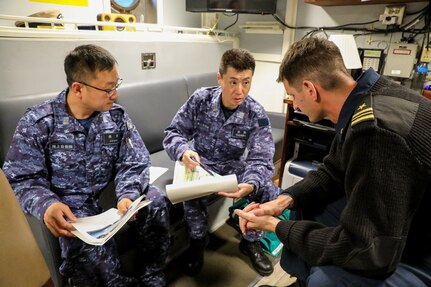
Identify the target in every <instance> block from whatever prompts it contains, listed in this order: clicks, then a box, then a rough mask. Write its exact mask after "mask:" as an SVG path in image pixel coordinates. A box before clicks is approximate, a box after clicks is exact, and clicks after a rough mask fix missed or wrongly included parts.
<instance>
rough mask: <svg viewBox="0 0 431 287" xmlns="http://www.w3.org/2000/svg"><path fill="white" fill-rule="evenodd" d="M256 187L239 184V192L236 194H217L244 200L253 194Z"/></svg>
mask: <svg viewBox="0 0 431 287" xmlns="http://www.w3.org/2000/svg"><path fill="white" fill-rule="evenodd" d="M253 189H254V185H253V184H250V183H240V184H238V190H237V191H235V192H222V191H220V192H217V194H218V195H221V196H225V197H230V198H236V199H238V198H243V197H245V196H247V195H249V194H250V193H252V192H253Z"/></svg>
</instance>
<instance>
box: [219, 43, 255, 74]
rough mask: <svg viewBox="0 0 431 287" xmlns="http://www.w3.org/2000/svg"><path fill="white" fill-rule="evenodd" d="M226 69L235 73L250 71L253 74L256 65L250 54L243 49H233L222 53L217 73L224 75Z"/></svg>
mask: <svg viewBox="0 0 431 287" xmlns="http://www.w3.org/2000/svg"><path fill="white" fill-rule="evenodd" d="M228 67H232V68H234V69H235V70H237V71H244V70H251V71H252V73H253V74H254V68H255V67H256V63H255V61H254V57H253V56H252V55H251V53H250V52H249V51H247V50H245V49H238V48H233V49H229V50H227V51H226V52H224V54H223V56H222V57H221V61H220V67H219V73H220V75H222V76H223V75H224V74H226V71H227V69H228Z"/></svg>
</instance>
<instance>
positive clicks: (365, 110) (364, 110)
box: [350, 103, 375, 127]
mask: <svg viewBox="0 0 431 287" xmlns="http://www.w3.org/2000/svg"><path fill="white" fill-rule="evenodd" d="M374 119H375V118H374V111H373V107H371V106H369V105H367V104H366V103H362V104H360V105H359V106H358V108H357V109H356V111H355V113H354V114H353V116H352V121H351V124H350V126H351V127H354V126H356V125H357V124H360V123H362V122H367V121H374Z"/></svg>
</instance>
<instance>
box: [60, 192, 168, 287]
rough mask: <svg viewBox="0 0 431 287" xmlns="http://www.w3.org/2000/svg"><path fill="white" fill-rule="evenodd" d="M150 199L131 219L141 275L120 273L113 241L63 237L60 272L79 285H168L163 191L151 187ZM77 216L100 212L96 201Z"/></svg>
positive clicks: (166, 215)
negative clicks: (100, 242)
mask: <svg viewBox="0 0 431 287" xmlns="http://www.w3.org/2000/svg"><path fill="white" fill-rule="evenodd" d="M147 199H149V200H151V201H152V202H151V204H149V205H148V206H147V207H144V208H142V209H141V210H140V211H139V212H138V215H137V218H136V220H135V221H133V222H131V223H130V225H131V226H133V227H134V228H135V229H136V231H137V234H138V237H139V238H138V252H139V254H138V258H139V263H138V264H139V266H140V270H139V271H140V274H141V275H140V277H139V278H133V277H126V276H123V275H121V268H120V261H119V257H118V254H117V250H116V245H115V241H114V240H112V239H111V240H109V241H108V242H106V243H105V244H104V245H102V246H93V245H88V244H86V243H84V242H83V241H81V240H79V239H77V238H66V237H61V238H60V247H61V251H62V259H63V263H62V264H61V266H60V273H61V274H62V275H63V276H65V277H67V278H70V280H71V281H72V284H73V285H78V286H142V285H143V286H157V287H160V286H166V281H165V277H164V274H163V268H164V267H165V260H166V257H167V255H168V249H169V245H170V241H169V240H170V239H169V238H170V237H169V214H168V207H167V201H166V198H165V196H164V195H163V194H162V192H161V191H160V190H159V189H157V188H156V187H154V186H150V188H149V189H148V193H147ZM72 211H73V212H74V214H75V215H76V216H77V217H82V216H90V215H95V214H98V213H100V212H101V209H100V207H99V206H98V205H97V201H96V200H87V201H86V202H85V204H84V206H82V207H81V208H80V209H79V210H72Z"/></svg>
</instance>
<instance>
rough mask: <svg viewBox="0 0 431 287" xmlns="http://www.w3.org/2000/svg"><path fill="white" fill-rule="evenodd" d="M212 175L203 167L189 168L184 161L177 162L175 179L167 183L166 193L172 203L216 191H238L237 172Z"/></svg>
mask: <svg viewBox="0 0 431 287" xmlns="http://www.w3.org/2000/svg"><path fill="white" fill-rule="evenodd" d="M214 174H215V175H214V176H211V175H210V174H209V173H208V172H206V171H205V170H204V169H203V168H202V167H200V166H197V167H196V168H195V169H194V170H190V169H187V168H186V167H185V165H184V164H183V163H182V162H179V161H177V162H176V163H175V171H174V180H173V183H172V184H168V185H166V193H167V196H168V198H169V200H170V201H171V202H172V204H176V203H179V202H183V201H186V200H190V199H195V198H199V197H203V196H206V195H210V194H212V193H214V192H219V191H224V192H236V191H237V190H238V180H237V178H236V175H235V174H230V175H224V176H221V175H218V174H216V173H214Z"/></svg>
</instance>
